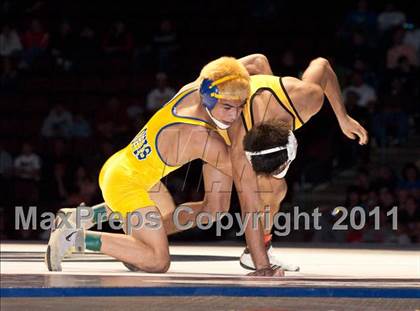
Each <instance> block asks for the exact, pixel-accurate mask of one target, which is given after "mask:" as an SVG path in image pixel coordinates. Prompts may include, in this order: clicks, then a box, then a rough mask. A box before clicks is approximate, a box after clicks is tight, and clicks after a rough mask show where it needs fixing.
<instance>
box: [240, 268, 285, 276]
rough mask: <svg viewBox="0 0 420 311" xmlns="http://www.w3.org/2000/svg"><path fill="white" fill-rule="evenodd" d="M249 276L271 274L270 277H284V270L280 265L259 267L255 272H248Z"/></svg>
mask: <svg viewBox="0 0 420 311" xmlns="http://www.w3.org/2000/svg"><path fill="white" fill-rule="evenodd" d="M247 275H249V276H269V277H282V276H284V270H283V269H281V268H280V267H267V268H262V269H258V270H256V271H254V272H251V273H248V274H247Z"/></svg>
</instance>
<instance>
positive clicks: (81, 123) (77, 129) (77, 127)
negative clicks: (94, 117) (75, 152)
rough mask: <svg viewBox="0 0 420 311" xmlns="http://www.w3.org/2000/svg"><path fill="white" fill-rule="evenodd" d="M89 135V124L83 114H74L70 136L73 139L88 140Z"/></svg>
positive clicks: (90, 132)
mask: <svg viewBox="0 0 420 311" xmlns="http://www.w3.org/2000/svg"><path fill="white" fill-rule="evenodd" d="M91 134H92V130H91V127H90V124H89V122H88V121H87V120H86V119H85V117H84V116H83V113H82V112H78V113H76V114H75V115H74V117H73V119H72V123H71V130H70V136H71V137H74V138H88V137H90V136H91Z"/></svg>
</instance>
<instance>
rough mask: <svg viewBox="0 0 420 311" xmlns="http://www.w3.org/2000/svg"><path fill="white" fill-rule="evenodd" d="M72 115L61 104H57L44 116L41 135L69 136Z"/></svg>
mask: <svg viewBox="0 0 420 311" xmlns="http://www.w3.org/2000/svg"><path fill="white" fill-rule="evenodd" d="M72 123H73V116H72V114H71V112H69V111H67V110H66V109H65V108H64V106H63V105H61V104H57V105H55V106H54V107H53V109H52V110H51V111H50V113H49V114H48V116H47V117H46V118H45V120H44V123H43V125H42V129H41V135H42V136H43V137H45V138H52V137H69V136H70V134H71V130H72Z"/></svg>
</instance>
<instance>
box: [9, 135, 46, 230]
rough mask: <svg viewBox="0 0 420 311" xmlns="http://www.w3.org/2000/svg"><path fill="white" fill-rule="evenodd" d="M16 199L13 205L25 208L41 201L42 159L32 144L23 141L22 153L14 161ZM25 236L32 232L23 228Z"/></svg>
mask: <svg viewBox="0 0 420 311" xmlns="http://www.w3.org/2000/svg"><path fill="white" fill-rule="evenodd" d="M14 169H15V181H14V191H13V193H14V201H13V205H21V206H23V207H24V208H28V207H29V206H37V205H38V202H39V180H40V175H41V174H40V173H41V159H40V157H39V156H38V155H37V154H36V153H34V152H33V148H32V145H31V144H29V143H23V145H22V153H21V154H19V155H18V156H17V157H16V159H15V161H14ZM21 235H22V236H23V237H26V238H27V237H29V236H30V235H32V232H29V231H27V230H23V231H22V232H21Z"/></svg>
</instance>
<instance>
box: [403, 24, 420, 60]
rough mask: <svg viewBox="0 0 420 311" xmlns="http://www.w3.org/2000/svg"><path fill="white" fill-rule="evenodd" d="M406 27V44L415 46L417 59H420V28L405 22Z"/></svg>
mask: <svg viewBox="0 0 420 311" xmlns="http://www.w3.org/2000/svg"><path fill="white" fill-rule="evenodd" d="M404 29H405V30H406V32H405V36H404V40H403V42H404V44H406V45H410V46H412V47H414V49H415V50H416V54H417V59H420V28H414V25H413V24H404Z"/></svg>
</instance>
